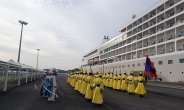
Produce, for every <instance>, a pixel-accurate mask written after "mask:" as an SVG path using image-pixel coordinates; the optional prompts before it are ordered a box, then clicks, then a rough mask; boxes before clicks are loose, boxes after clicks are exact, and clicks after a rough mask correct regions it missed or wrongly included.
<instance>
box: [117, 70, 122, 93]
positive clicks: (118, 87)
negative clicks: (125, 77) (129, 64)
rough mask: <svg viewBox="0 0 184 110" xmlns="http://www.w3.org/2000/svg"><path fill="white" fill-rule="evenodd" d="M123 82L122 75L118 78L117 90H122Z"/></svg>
mask: <svg viewBox="0 0 184 110" xmlns="http://www.w3.org/2000/svg"><path fill="white" fill-rule="evenodd" d="M121 80H122V77H121V73H120V74H119V75H118V76H117V88H116V89H117V90H121Z"/></svg>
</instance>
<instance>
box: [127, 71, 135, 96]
mask: <svg viewBox="0 0 184 110" xmlns="http://www.w3.org/2000/svg"><path fill="white" fill-rule="evenodd" d="M133 75H134V73H133V72H131V73H130V76H128V78H127V79H128V89H127V91H128V93H129V94H133V93H134V91H135V84H134V77H133Z"/></svg>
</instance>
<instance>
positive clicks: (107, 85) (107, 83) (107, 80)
mask: <svg viewBox="0 0 184 110" xmlns="http://www.w3.org/2000/svg"><path fill="white" fill-rule="evenodd" d="M109 77H110V73H108V74H107V75H106V82H105V85H106V87H109V82H110V78H109Z"/></svg>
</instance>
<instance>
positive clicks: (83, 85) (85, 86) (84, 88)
mask: <svg viewBox="0 0 184 110" xmlns="http://www.w3.org/2000/svg"><path fill="white" fill-rule="evenodd" d="M84 73H85V74H84V76H83V83H82V88H81V94H82V95H84V96H85V93H86V89H87V85H88V83H87V80H86V79H87V70H85V72H84Z"/></svg>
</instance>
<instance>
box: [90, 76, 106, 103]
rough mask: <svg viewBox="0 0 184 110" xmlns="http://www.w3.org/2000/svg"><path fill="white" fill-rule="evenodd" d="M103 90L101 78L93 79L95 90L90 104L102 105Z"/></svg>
mask: <svg viewBox="0 0 184 110" xmlns="http://www.w3.org/2000/svg"><path fill="white" fill-rule="evenodd" d="M103 90H104V85H103V80H102V78H100V77H99V78H96V79H95V90H94V94H93V99H92V103H94V104H102V103H103V95H102V91H103Z"/></svg>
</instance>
